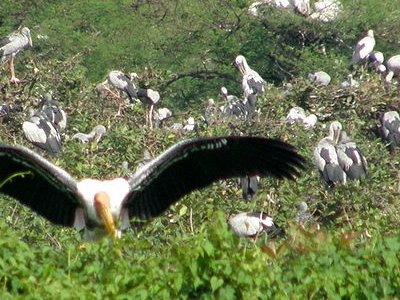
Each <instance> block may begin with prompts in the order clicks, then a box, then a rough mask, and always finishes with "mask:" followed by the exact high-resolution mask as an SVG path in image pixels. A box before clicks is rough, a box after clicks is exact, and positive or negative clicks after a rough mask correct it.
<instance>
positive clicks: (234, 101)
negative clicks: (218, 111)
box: [220, 86, 255, 120]
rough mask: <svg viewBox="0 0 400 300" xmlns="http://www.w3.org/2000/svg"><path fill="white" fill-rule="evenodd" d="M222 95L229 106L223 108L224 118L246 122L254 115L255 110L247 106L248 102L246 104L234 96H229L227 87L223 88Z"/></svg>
mask: <svg viewBox="0 0 400 300" xmlns="http://www.w3.org/2000/svg"><path fill="white" fill-rule="evenodd" d="M220 94H221V96H222V97H223V98H224V100H225V101H226V102H227V104H226V105H224V106H223V107H222V116H224V117H227V118H231V117H234V118H237V119H241V120H246V119H249V117H250V116H251V115H252V114H253V112H254V110H255V108H254V107H250V105H246V104H248V103H249V102H248V101H247V100H246V101H245V102H244V101H242V100H240V99H239V98H238V97H236V96H234V95H228V90H227V89H226V87H224V86H223V87H221V91H220Z"/></svg>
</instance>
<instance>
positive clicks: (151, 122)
mask: <svg viewBox="0 0 400 300" xmlns="http://www.w3.org/2000/svg"><path fill="white" fill-rule="evenodd" d="M153 108H154V104H152V105H150V110H149V125H150V129H153Z"/></svg>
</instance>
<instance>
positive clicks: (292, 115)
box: [286, 106, 306, 125]
mask: <svg viewBox="0 0 400 300" xmlns="http://www.w3.org/2000/svg"><path fill="white" fill-rule="evenodd" d="M305 118H306V113H305V112H304V109H303V108H301V107H297V106H296V107H292V108H291V109H290V110H289V113H288V114H287V116H286V123H288V124H289V125H293V124H295V123H303V121H304V119H305Z"/></svg>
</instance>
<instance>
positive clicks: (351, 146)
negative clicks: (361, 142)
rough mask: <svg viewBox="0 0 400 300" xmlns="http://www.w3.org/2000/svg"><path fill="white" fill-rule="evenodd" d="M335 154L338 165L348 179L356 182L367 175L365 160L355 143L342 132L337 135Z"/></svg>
mask: <svg viewBox="0 0 400 300" xmlns="http://www.w3.org/2000/svg"><path fill="white" fill-rule="evenodd" d="M336 152H337V156H338V161H339V165H340V167H341V168H342V169H343V171H344V172H346V176H347V178H348V179H351V180H358V179H361V178H362V177H364V176H365V175H367V171H368V164H367V159H366V158H365V156H364V155H363V154H362V152H361V150H360V148H358V147H357V145H356V143H355V142H353V141H352V140H350V138H349V137H348V136H347V133H346V132H345V131H344V130H342V131H341V132H340V134H339V140H338V144H337V146H336Z"/></svg>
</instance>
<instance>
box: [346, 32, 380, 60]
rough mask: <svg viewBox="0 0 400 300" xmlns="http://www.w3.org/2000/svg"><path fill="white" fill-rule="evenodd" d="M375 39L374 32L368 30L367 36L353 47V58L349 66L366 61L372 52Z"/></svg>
mask: <svg viewBox="0 0 400 300" xmlns="http://www.w3.org/2000/svg"><path fill="white" fill-rule="evenodd" d="M374 47H375V38H374V31H373V30H372V29H370V30H368V32H367V35H366V36H365V37H363V38H362V39H361V40H359V41H358V42H357V44H356V46H355V49H354V52H353V57H352V58H351V64H352V65H355V64H358V63H360V62H363V61H366V60H367V59H368V56H369V55H370V54H371V52H372V51H373V50H374Z"/></svg>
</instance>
